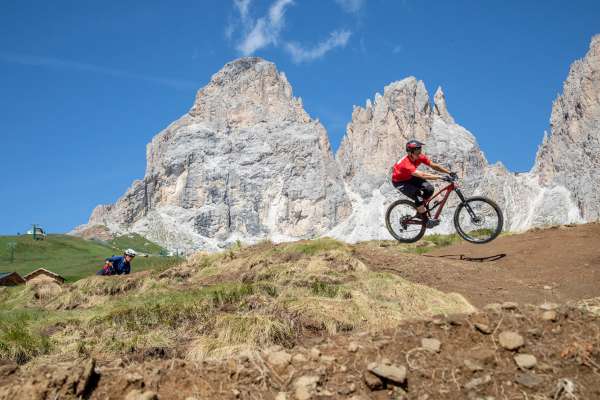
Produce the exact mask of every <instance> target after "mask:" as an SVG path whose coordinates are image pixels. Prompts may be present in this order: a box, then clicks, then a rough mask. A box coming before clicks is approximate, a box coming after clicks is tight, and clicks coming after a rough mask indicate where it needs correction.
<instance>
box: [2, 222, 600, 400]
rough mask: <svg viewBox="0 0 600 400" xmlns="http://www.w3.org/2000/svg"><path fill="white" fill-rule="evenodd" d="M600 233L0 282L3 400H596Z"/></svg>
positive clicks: (299, 251)
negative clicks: (50, 281) (1, 286)
mask: <svg viewBox="0 0 600 400" xmlns="http://www.w3.org/2000/svg"><path fill="white" fill-rule="evenodd" d="M599 238H600V225H599V224H588V225H584V226H577V227H560V228H554V229H548V230H543V231H532V232H528V233H526V234H523V235H513V236H504V237H501V238H499V239H497V240H496V241H494V242H492V243H491V244H489V245H485V246H472V245H468V244H464V243H460V244H454V245H451V246H448V247H445V248H436V246H438V245H439V243H440V242H444V243H449V242H451V238H429V240H428V242H422V243H419V244H418V245H415V246H401V245H398V244H397V243H395V242H368V243H361V244H358V245H347V244H344V243H341V242H338V241H335V240H332V239H319V240H313V241H301V242H295V243H285V244H278V245H274V244H272V243H266V242H265V243H261V244H259V245H256V246H251V247H245V248H241V247H236V248H232V249H230V250H228V251H226V252H224V253H220V254H198V255H195V256H194V257H191V258H190V259H189V260H188V261H187V262H185V263H183V264H181V265H178V266H176V267H173V268H170V269H168V270H164V271H152V272H143V273H137V274H132V275H129V276H117V277H96V276H94V277H90V278H87V279H84V280H81V281H78V282H77V283H75V284H72V285H64V286H63V287H62V288H61V290H60V291H56V292H54V291H53V290H48V289H47V288H45V287H44V288H40V290H39V291H38V292H39V293H38V295H37V296H36V291H35V290H34V289H33V288H31V287H22V288H20V287H14V288H6V289H5V290H3V291H1V292H0V399H4V398H6V399H8V398H39V399H49V398H79V397H84V398H85V397H89V398H98V399H105V398H115V399H117V398H119V399H120V398H124V396H125V398H127V399H130V400H136V399H142V398H143V399H151V398H157V397H160V398H162V399H171V398H174V399H185V398H187V397H190V396H191V397H192V398H207V397H215V398H232V399H233V398H250V399H251V398H261V397H262V398H269V399H273V398H276V399H278V400H282V399H288V398H289V399H292V398H295V399H309V398H352V397H354V398H355V400H358V399H360V398H390V397H393V398H399V399H402V398H405V399H418V400H422V399H434V398H469V399H487V400H489V399H491V398H493V399H504V398H507V399H510V398H529V397H528V396H532V397H530V398H532V399H536V400H542V399H554V400H556V399H571V398H573V399H574V398H579V399H584V398H598V397H599V396H600V392H598V389H597V387H599V386H598V384H597V383H598V382H600V354H599V349H598V343H599V342H600V319H599V318H598V316H599V315H600V293H599V292H598V287H600V285H598V283H600V282H598V279H599V278H598V272H597V271H598V267H599V265H600V263H599V262H598V261H599V256H600V253H599V250H598V249H597V248H595V247H594V245H596V246H597V243H598V242H599V241H598V239H599ZM436 243H438V245H436ZM558 245H560V246H562V249H561V248H557V247H556V246H558ZM552 246H555V247H552ZM432 249H433V250H432ZM564 249H570V250H573V249H576V250H577V251H571V252H568V251H565V250H564ZM431 250H432V251H431ZM428 251H429V252H428ZM421 252H428V253H427V254H424V255H419V254H418V253H421ZM571 253H573V254H571ZM578 288H579V290H578ZM463 295H464V297H463ZM465 298H466V299H468V301H467V300H465ZM507 301H511V302H507ZM514 301H516V302H517V303H513V302H514ZM551 301H554V302H556V303H565V304H564V305H562V306H557V305H553V304H551V303H550V302H551ZM469 302H470V303H471V304H475V305H477V306H478V307H479V308H480V311H479V312H478V313H475V311H476V310H475V308H474V307H473V306H472V305H471V304H470V303H469ZM490 303H491V304H490ZM526 303H534V304H537V306H526V305H519V304H526ZM486 304H487V306H486ZM540 304H543V306H540ZM458 313H462V314H461V315H462V316H458ZM92 360H96V361H97V364H96V368H95V369H94V368H93V367H92V369H91V370H90V368H87V369H86V368H84V366H89V365H93V364H94V361H92ZM15 363H17V364H19V365H17V364H15ZM90 363H91V364H90ZM95 373H97V374H98V376H96V375H95ZM575 396H577V397H575Z"/></svg>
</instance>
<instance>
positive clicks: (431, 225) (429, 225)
mask: <svg viewBox="0 0 600 400" xmlns="http://www.w3.org/2000/svg"><path fill="white" fill-rule="evenodd" d="M439 224H440V220H439V219H428V220H427V221H426V222H425V226H426V227H427V228H429V229H431V228H434V227H436V226H438V225H439Z"/></svg>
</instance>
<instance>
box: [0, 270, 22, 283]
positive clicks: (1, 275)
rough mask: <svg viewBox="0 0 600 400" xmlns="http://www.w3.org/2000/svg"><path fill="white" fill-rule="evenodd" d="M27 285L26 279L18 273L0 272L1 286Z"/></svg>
mask: <svg viewBox="0 0 600 400" xmlns="http://www.w3.org/2000/svg"><path fill="white" fill-rule="evenodd" d="M24 283H25V279H23V278H22V277H21V275H19V274H18V273H16V272H0V286H17V285H22V284H24Z"/></svg>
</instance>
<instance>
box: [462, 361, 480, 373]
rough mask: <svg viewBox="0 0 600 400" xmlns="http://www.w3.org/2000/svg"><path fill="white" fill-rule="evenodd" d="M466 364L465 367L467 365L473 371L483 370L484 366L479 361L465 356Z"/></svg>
mask: <svg viewBox="0 0 600 400" xmlns="http://www.w3.org/2000/svg"><path fill="white" fill-rule="evenodd" d="M464 364H465V367H467V369H468V370H469V371H471V372H477V371H483V366H482V365H481V364H480V363H478V362H477V361H473V360H471V359H468V358H465V360H464Z"/></svg>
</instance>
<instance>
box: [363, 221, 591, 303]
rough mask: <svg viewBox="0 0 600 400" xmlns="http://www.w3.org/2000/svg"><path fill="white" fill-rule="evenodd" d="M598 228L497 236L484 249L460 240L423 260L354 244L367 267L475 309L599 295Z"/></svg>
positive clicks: (585, 227)
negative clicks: (458, 298)
mask: <svg viewBox="0 0 600 400" xmlns="http://www.w3.org/2000/svg"><path fill="white" fill-rule="evenodd" d="M599 244H600V224H598V223H593V224H586V225H572V226H559V227H554V228H549V229H537V230H533V231H529V232H526V233H524V234H518V235H507V236H501V237H500V238H498V239H496V240H494V241H492V242H491V243H488V244H484V245H474V244H469V243H467V242H462V241H461V242H459V243H458V244H454V245H451V246H447V247H443V248H438V249H434V250H433V251H431V252H428V253H427V254H424V255H423V256H414V257H413V260H412V262H410V263H407V262H406V257H405V256H404V255H403V254H400V253H399V252H398V251H397V250H396V248H395V247H385V248H381V249H373V245H372V244H370V243H366V244H362V245H358V246H357V252H358V255H359V257H360V259H361V260H363V261H364V262H365V263H366V264H367V265H369V267H371V268H373V269H375V270H380V271H389V272H393V273H395V274H398V275H399V276H401V277H403V278H405V279H407V280H409V281H411V282H415V283H420V284H423V285H427V286H431V287H434V288H436V289H439V290H441V291H444V292H456V293H460V294H462V295H463V296H465V298H466V299H467V300H469V301H470V302H471V303H472V304H474V305H475V306H477V307H482V306H484V305H486V304H488V303H493V302H502V301H517V302H521V303H532V304H540V303H543V302H544V301H552V302H558V303H563V302H567V301H569V300H580V299H586V298H592V297H598V296H600V289H599V288H600V246H599Z"/></svg>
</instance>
